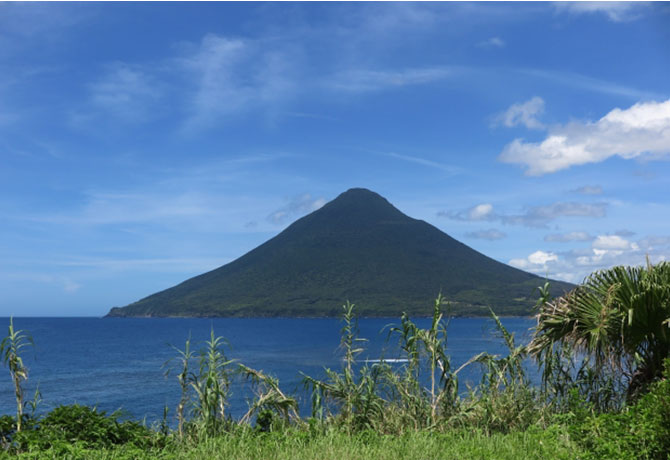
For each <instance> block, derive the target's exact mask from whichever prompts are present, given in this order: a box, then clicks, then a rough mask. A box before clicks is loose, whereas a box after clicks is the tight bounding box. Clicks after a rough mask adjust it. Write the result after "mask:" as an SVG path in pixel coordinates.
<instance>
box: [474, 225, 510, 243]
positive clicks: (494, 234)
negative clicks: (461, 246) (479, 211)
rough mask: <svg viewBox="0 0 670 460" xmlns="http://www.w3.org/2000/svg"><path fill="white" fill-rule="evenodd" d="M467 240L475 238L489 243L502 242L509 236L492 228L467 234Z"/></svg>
mask: <svg viewBox="0 0 670 460" xmlns="http://www.w3.org/2000/svg"><path fill="white" fill-rule="evenodd" d="M465 236H466V237H467V238H474V239H477V240H489V241H496V240H502V239H503V238H506V237H507V234H506V233H505V232H501V231H500V230H496V229H495V228H490V229H488V230H478V231H476V232H467V233H466V234H465Z"/></svg>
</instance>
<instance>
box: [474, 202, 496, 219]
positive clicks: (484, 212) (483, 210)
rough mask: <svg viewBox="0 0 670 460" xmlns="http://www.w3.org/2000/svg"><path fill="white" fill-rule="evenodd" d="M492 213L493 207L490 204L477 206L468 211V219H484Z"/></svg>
mask: <svg viewBox="0 0 670 460" xmlns="http://www.w3.org/2000/svg"><path fill="white" fill-rule="evenodd" d="M492 211H493V205H491V204H490V203H484V204H478V205H477V206H475V207H474V208H472V209H471V210H470V212H469V217H470V219H471V220H481V219H486V217H487V216H490V215H491V212H492Z"/></svg>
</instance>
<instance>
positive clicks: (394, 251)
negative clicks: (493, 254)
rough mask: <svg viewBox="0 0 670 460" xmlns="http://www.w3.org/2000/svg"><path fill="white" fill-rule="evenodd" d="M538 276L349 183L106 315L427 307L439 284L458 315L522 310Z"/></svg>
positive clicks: (376, 311) (377, 312)
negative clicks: (281, 225)
mask: <svg viewBox="0 0 670 460" xmlns="http://www.w3.org/2000/svg"><path fill="white" fill-rule="evenodd" d="M542 283H543V280H542V279H541V278H539V277H537V276H535V275H532V274H529V273H526V272H523V271H521V270H517V269H515V268H512V267H509V266H507V265H505V264H502V263H500V262H497V261H495V260H493V259H491V258H489V257H486V256H484V255H483V254H481V253H479V252H477V251H475V250H473V249H471V248H469V247H468V246H466V245H464V244H462V243H460V242H458V241H456V240H455V239H453V238H451V237H450V236H449V235H447V234H445V233H443V232H442V231H440V230H438V229H437V228H435V227H433V226H432V225H430V224H428V223H426V222H424V221H421V220H416V219H412V218H410V217H408V216H406V215H405V214H403V213H402V212H400V211H399V210H398V209H396V208H395V207H393V206H392V205H391V204H390V203H389V202H388V201H387V200H386V199H384V198H383V197H381V196H380V195H378V194H376V193H374V192H371V191H369V190H366V189H351V190H348V191H346V192H345V193H343V194H341V195H340V196H339V197H337V198H336V199H335V200H333V201H331V202H329V203H327V204H326V205H325V206H323V207H322V208H321V209H319V210H317V211H315V212H313V213H311V214H309V215H307V216H305V217H303V218H302V219H299V220H297V221H296V222H294V223H293V224H291V225H290V226H289V227H288V228H287V229H286V230H284V231H283V232H281V233H280V234H279V235H277V236H276V237H274V238H272V239H270V240H268V241H267V242H265V243H264V244H262V245H260V246H258V247H257V248H255V249H253V250H252V251H250V252H248V253H247V254H245V255H243V256H242V257H240V258H239V259H236V260H235V261H233V262H231V263H229V264H227V265H224V266H222V267H220V268H217V269H215V270H212V271H210V272H208V273H205V274H202V275H199V276H196V277H194V278H191V279H189V280H187V281H184V282H183V283H181V284H179V285H177V286H174V287H172V288H169V289H166V290H164V291H161V292H158V293H156V294H153V295H151V296H149V297H146V298H144V299H142V300H139V301H137V302H135V303H132V304H130V305H128V306H126V307H123V308H113V309H112V310H111V311H110V313H109V314H108V316H332V315H338V314H339V313H340V311H341V305H342V304H343V303H344V302H345V301H346V300H350V301H351V302H354V303H356V304H357V306H358V312H359V313H360V314H361V315H370V316H388V315H391V316H394V315H398V314H400V313H401V312H403V311H407V312H408V313H413V314H425V315H428V314H430V310H431V307H430V304H431V299H433V298H434V297H435V296H436V295H437V294H438V293H439V292H440V291H441V292H442V294H443V295H444V296H445V297H446V298H447V299H448V300H450V301H452V304H453V309H454V312H455V313H457V314H486V312H488V310H487V308H486V306H487V305H490V306H491V307H493V308H494V309H495V310H496V311H497V312H498V313H500V314H526V313H528V312H529V311H530V307H531V306H532V304H533V302H534V299H533V297H534V296H535V293H534V289H535V288H536V287H537V286H539V285H540V284H542ZM552 286H553V288H554V290H555V293H556V294H560V293H562V292H563V291H564V290H566V289H568V288H570V285H569V284H567V283H562V282H558V281H555V282H552Z"/></svg>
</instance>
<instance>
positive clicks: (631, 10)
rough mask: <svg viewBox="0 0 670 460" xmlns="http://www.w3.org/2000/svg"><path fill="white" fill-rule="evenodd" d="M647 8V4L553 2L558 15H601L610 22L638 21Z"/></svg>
mask: <svg viewBox="0 0 670 460" xmlns="http://www.w3.org/2000/svg"><path fill="white" fill-rule="evenodd" d="M648 7H649V2H554V8H555V10H556V12H558V13H570V14H576V15H583V14H602V15H604V16H605V17H607V19H609V20H610V21H612V22H627V21H633V20H635V19H638V18H640V17H642V14H643V11H644V9H646V8H648Z"/></svg>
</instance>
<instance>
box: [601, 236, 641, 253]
mask: <svg viewBox="0 0 670 460" xmlns="http://www.w3.org/2000/svg"><path fill="white" fill-rule="evenodd" d="M632 244H633V245H634V244H635V243H632ZM631 247H632V245H631V242H630V241H628V240H626V239H624V238H622V237H620V236H619V235H598V236H597V237H596V239H595V240H594V241H593V248H594V249H606V250H608V249H629V248H631Z"/></svg>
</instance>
